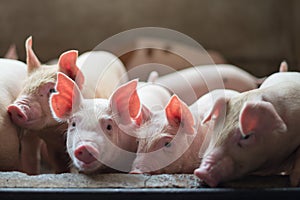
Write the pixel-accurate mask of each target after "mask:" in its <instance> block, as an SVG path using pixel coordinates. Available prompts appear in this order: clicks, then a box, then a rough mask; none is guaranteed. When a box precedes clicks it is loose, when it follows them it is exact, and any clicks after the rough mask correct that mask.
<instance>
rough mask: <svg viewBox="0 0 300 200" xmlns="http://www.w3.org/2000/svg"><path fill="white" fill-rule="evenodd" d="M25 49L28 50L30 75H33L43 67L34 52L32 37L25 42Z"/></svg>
mask: <svg viewBox="0 0 300 200" xmlns="http://www.w3.org/2000/svg"><path fill="white" fill-rule="evenodd" d="M25 48H26V62H27V67H28V73H31V72H33V71H34V70H36V69H37V68H39V67H40V66H41V63H40V61H39V59H38V58H37V56H36V55H35V53H34V51H33V50H32V37H31V36H30V37H28V38H27V40H26V42H25Z"/></svg>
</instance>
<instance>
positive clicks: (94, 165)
mask: <svg viewBox="0 0 300 200" xmlns="http://www.w3.org/2000/svg"><path fill="white" fill-rule="evenodd" d="M74 164H75V166H76V168H77V169H78V170H79V171H80V172H82V173H85V174H90V173H93V172H95V171H97V170H98V169H99V168H100V167H101V163H99V162H98V161H97V160H96V161H94V162H91V163H88V164H86V163H84V162H82V161H80V160H77V159H76V160H75V162H74Z"/></svg>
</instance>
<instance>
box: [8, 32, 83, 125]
mask: <svg viewBox="0 0 300 200" xmlns="http://www.w3.org/2000/svg"><path fill="white" fill-rule="evenodd" d="M25 46H26V52H27V67H28V77H27V80H26V81H25V84H24V86H23V90H22V91H21V93H20V95H19V97H18V98H17V99H16V100H15V102H14V103H13V104H11V105H10V106H9V107H8V113H9V115H10V117H11V119H12V121H13V122H14V123H15V124H16V125H18V126H20V127H23V128H26V129H30V130H41V129H43V128H46V127H50V126H54V125H58V124H57V122H56V121H55V120H54V119H53V118H52V116H51V112H50V108H49V103H48V102H49V97H50V95H51V93H53V92H55V88H54V87H55V82H56V73H57V72H58V71H59V72H62V73H65V74H66V75H67V76H69V77H70V78H71V79H73V80H76V83H77V84H78V86H79V88H81V87H82V84H83V75H82V73H81V72H80V70H79V69H78V67H77V66H76V59H77V56H78V52H77V51H73V50H72V51H68V52H65V53H63V54H62V55H61V56H60V58H59V62H58V63H59V64H58V67H57V66H46V65H41V64H40V62H39V60H38V58H37V57H36V55H35V53H34V51H33V50H32V37H29V38H28V39H27V40H26V45H25Z"/></svg>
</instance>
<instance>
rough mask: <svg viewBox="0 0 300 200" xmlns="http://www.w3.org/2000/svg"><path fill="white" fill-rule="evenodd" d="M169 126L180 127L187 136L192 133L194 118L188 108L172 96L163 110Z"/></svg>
mask: <svg viewBox="0 0 300 200" xmlns="http://www.w3.org/2000/svg"><path fill="white" fill-rule="evenodd" d="M165 113H166V117H167V120H168V122H169V124H170V125H171V126H172V127H174V128H179V127H182V128H183V129H184V130H185V133H187V134H193V133H194V117H193V115H192V113H191V111H190V110H189V108H188V106H187V105H186V104H185V103H184V102H183V101H181V100H180V99H179V98H178V97H177V96H176V95H173V96H172V97H171V99H170V101H169V103H168V104H167V106H166V108H165Z"/></svg>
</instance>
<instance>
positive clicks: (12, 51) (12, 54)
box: [4, 44, 18, 60]
mask: <svg viewBox="0 0 300 200" xmlns="http://www.w3.org/2000/svg"><path fill="white" fill-rule="evenodd" d="M4 58H8V59H13V60H18V53H17V47H16V45H15V44H11V45H10V47H9V49H8V50H7V52H6V54H5V56H4Z"/></svg>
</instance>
